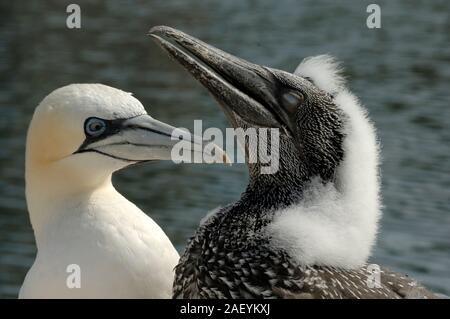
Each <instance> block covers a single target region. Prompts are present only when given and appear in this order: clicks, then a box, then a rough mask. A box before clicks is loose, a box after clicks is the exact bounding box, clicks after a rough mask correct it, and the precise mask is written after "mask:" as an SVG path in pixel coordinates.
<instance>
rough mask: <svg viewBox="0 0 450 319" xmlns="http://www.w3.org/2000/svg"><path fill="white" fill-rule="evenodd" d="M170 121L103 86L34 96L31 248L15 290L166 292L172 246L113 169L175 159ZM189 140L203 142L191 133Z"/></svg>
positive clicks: (57, 294) (174, 257)
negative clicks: (115, 179)
mask: <svg viewBox="0 0 450 319" xmlns="http://www.w3.org/2000/svg"><path fill="white" fill-rule="evenodd" d="M174 129H175V128H174V127H172V126H170V125H167V124H165V123H162V122H160V121H157V120H156V119H154V118H152V117H151V116H149V115H148V114H147V113H146V111H145V109H144V107H143V106H142V104H141V103H140V102H139V101H138V100H137V99H136V98H134V97H133V96H132V95H131V94H130V93H127V92H124V91H121V90H118V89H114V88H112V87H109V86H105V85H101V84H72V85H68V86H65V87H62V88H59V89H57V90H55V91H54V92H52V93H51V94H49V95H48V96H47V97H46V98H45V99H44V100H43V101H42V102H41V103H40V104H39V106H38V107H37V108H36V110H35V113H34V115H33V118H32V121H31V124H30V127H29V131H28V137H27V148H26V176H25V179H26V198H27V205H28V210H29V214H30V220H31V224H32V226H33V230H34V235H35V239H36V245H37V256H36V260H35V261H34V264H33V266H32V267H31V269H30V270H29V271H28V273H27V275H26V278H25V281H24V283H23V285H22V288H21V290H20V294H19V297H20V298H168V297H171V295H172V293H171V289H172V282H173V269H174V267H175V265H176V264H177V261H178V258H179V256H178V253H177V251H176V250H175V248H174V247H173V245H172V243H171V242H170V240H169V238H167V236H166V234H165V233H164V232H163V231H162V230H161V228H160V227H159V226H158V225H157V224H156V223H155V222H154V221H153V220H152V219H151V218H150V217H148V216H147V215H146V214H144V213H143V212H142V211H141V210H140V209H139V208H138V207H136V206H135V205H134V204H133V203H131V202H129V201H128V200H127V199H126V198H124V197H123V196H122V195H121V194H120V193H119V192H117V191H116V190H115V188H114V186H113V185H112V183H111V174H112V173H113V172H115V171H117V170H119V169H121V168H124V167H126V166H128V165H130V164H134V163H138V162H142V161H149V160H169V159H171V149H172V146H173V145H174V144H175V143H177V142H178V141H177V140H176V139H171V135H172V132H173V130H174ZM183 139H184V138H183ZM186 141H188V143H189V142H191V143H201V139H199V138H198V137H195V136H193V137H191V138H189V137H187V138H186ZM216 150H217V149H216ZM220 151H221V150H220ZM220 151H219V152H217V156H220ZM222 155H223V154H222ZM149 189H151V185H150V184H149Z"/></svg>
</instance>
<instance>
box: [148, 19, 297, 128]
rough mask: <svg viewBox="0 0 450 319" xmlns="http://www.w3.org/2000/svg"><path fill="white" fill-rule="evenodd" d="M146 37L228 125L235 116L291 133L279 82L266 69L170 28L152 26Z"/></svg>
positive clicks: (261, 125) (290, 125)
mask: <svg viewBox="0 0 450 319" xmlns="http://www.w3.org/2000/svg"><path fill="white" fill-rule="evenodd" d="M150 36H152V37H153V38H154V39H155V40H156V42H157V43H158V44H159V45H160V46H161V47H162V48H163V49H164V50H165V51H167V52H168V53H169V55H170V56H171V57H172V58H174V59H175V60H176V61H177V62H179V63H180V64H181V65H182V66H183V67H184V68H185V69H186V70H187V71H188V72H189V73H191V74H192V75H193V76H194V77H195V78H196V79H197V80H198V81H199V82H200V83H202V85H203V86H205V87H206V88H207V89H208V90H209V92H210V93H211V94H212V95H213V96H214V98H215V99H216V100H217V101H218V102H219V104H220V105H221V107H222V109H223V111H224V112H225V114H226V115H227V117H228V119H229V120H230V121H231V123H232V124H234V125H235V124H236V122H235V116H236V114H237V115H238V116H239V117H240V118H242V119H243V120H245V121H246V122H247V123H250V124H253V125H256V126H260V127H268V128H280V129H283V130H284V131H285V132H290V134H292V132H293V127H292V124H291V123H290V120H289V119H288V117H287V115H286V114H285V112H284V111H283V109H282V108H281V107H280V103H279V102H278V100H277V95H278V94H277V93H278V92H277V90H278V88H279V86H280V84H279V83H278V82H279V81H278V80H277V79H276V78H275V76H274V75H273V73H272V72H271V71H270V69H269V68H266V67H263V66H259V65H257V64H253V63H250V62H248V61H245V60H243V59H240V58H237V57H235V56H233V55H231V54H228V53H226V52H224V51H221V50H219V49H217V48H215V47H213V46H211V45H209V44H207V43H204V42H202V41H200V40H198V39H196V38H194V37H192V36H190V35H188V34H185V33H183V32H181V31H179V30H176V29H173V28H170V27H166V26H157V27H154V28H152V29H151V30H150ZM163 37H164V38H166V39H168V40H171V41H173V42H174V43H176V45H175V44H172V43H171V42H169V41H168V40H165V39H164V38H163ZM182 49H184V50H185V51H187V52H188V53H189V54H188V53H186V52H185V51H183V50H182Z"/></svg>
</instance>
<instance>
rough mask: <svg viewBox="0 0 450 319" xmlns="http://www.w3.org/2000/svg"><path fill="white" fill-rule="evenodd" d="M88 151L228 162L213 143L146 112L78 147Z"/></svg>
mask: <svg viewBox="0 0 450 319" xmlns="http://www.w3.org/2000/svg"><path fill="white" fill-rule="evenodd" d="M89 151H91V152H97V153H100V154H103V155H106V156H110V157H113V158H117V159H121V160H125V161H130V162H141V161H150V160H172V161H174V162H192V155H193V158H194V160H193V161H194V162H196V163H199V162H206V163H230V160H229V158H228V156H227V154H226V153H225V152H224V151H223V150H222V148H220V147H219V146H217V145H216V144H214V143H212V142H209V141H204V140H203V139H202V138H201V137H199V136H196V135H192V134H190V133H189V132H187V131H184V130H181V129H177V128H175V127H173V126H171V125H169V124H166V123H163V122H161V121H158V120H156V119H154V118H152V117H151V116H149V115H141V116H137V117H133V118H130V119H127V120H125V121H124V122H123V123H122V125H121V127H120V130H119V132H117V133H116V134H114V135H111V136H109V137H107V138H105V139H101V140H99V141H98V142H95V143H92V144H89V145H88V146H87V147H86V148H84V149H83V150H82V152H89Z"/></svg>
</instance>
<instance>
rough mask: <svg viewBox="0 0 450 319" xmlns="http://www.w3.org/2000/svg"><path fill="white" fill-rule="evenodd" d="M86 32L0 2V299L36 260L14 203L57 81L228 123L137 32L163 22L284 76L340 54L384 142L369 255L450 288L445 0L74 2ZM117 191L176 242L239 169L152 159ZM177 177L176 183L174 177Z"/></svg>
mask: <svg viewBox="0 0 450 319" xmlns="http://www.w3.org/2000/svg"><path fill="white" fill-rule="evenodd" d="M77 3H78V4H79V5H80V6H81V8H82V29H81V30H69V29H67V28H66V27H65V19H66V13H65V6H66V4H65V2H64V1H45V2H44V1H11V2H9V3H6V1H3V2H2V4H0V112H1V113H0V114H1V116H0V297H16V296H17V292H18V289H19V287H20V285H21V282H22V281H23V278H24V276H25V273H26V271H27V269H28V268H29V267H30V265H31V263H32V261H33V260H34V255H35V245H34V238H33V233H32V229H31V227H30V224H29V220H28V213H27V210H26V204H25V197H24V180H23V175H24V145H25V134H26V129H27V126H28V123H29V120H30V118H31V116H32V113H33V110H34V108H35V106H36V105H37V104H38V103H39V101H40V100H41V99H42V98H43V97H44V96H45V95H47V94H48V93H49V92H50V91H52V90H53V89H55V88H57V87H60V86H63V85H66V84H69V83H74V82H100V83H104V84H108V85H111V86H114V87H118V88H121V89H124V90H126V91H130V92H134V93H135V96H136V97H137V98H138V99H140V100H141V101H142V103H143V104H144V105H145V106H146V108H147V110H148V111H149V113H150V114H152V115H153V116H154V117H156V118H158V119H160V120H162V121H165V122H169V123H171V124H173V125H175V126H183V127H188V128H192V127H193V119H203V120H204V126H205V127H206V126H214V127H221V128H225V127H226V121H225V118H224V116H223V115H222V113H221V112H220V111H219V109H218V108H217V106H216V105H215V103H214V102H213V100H212V99H211V98H210V96H209V95H208V94H207V93H206V91H205V89H203V88H202V87H201V86H200V85H199V84H197V83H196V82H195V81H194V80H193V79H191V77H190V76H189V75H188V74H187V73H186V72H185V71H183V70H182V69H181V68H180V67H179V66H177V65H175V64H174V63H173V62H171V61H170V60H169V59H168V58H167V57H166V56H165V55H164V54H163V53H162V51H161V50H160V49H159V48H158V47H157V46H156V45H155V44H154V43H153V42H152V41H151V39H150V38H149V37H147V36H146V35H145V34H146V32H147V31H148V29H149V28H150V27H151V26H153V25H158V24H166V25H170V26H173V27H177V28H179V29H181V30H184V31H186V32H188V33H191V34H193V35H196V36H197V37H199V38H201V39H203V40H205V41H207V42H210V43H212V44H214V45H216V46H218V47H220V48H223V49H225V50H227V51H229V52H232V53H234V54H236V55H239V56H242V57H244V58H246V59H249V60H251V61H253V62H256V63H260V64H265V65H268V66H272V67H276V68H281V69H285V70H293V69H294V68H295V67H296V66H297V64H298V63H299V62H300V60H301V59H302V58H303V57H305V56H309V55H314V54H322V53H331V54H333V55H336V56H337V57H338V58H339V59H340V60H342V61H344V63H345V66H346V69H347V76H348V78H349V79H350V80H351V83H350V86H351V88H352V90H353V91H354V92H355V93H356V94H357V95H358V96H359V97H360V98H361V99H362V101H363V102H364V103H365V105H366V106H367V107H368V109H369V111H370V114H371V117H372V118H373V120H374V121H375V123H376V125H377V127H378V131H379V135H380V139H381V142H382V146H383V166H382V173H383V197H384V205H385V208H384V217H383V220H382V228H381V232H380V236H379V240H378V245H377V249H376V251H375V254H374V257H373V261H375V262H377V263H381V264H386V265H388V266H390V267H392V268H394V269H396V270H398V271H402V272H407V273H409V274H410V275H412V276H414V277H417V278H418V279H420V280H421V281H423V283H425V284H426V285H428V286H429V287H431V288H433V289H435V290H437V291H440V292H444V293H447V294H449V293H450V211H449V210H450V209H449V208H450V191H449V190H450V158H449V151H450V145H449V144H450V142H449V141H450V125H449V124H450V106H449V101H450V98H449V97H450V92H449V82H450V81H449V80H450V41H449V40H450V39H449V38H450V33H449V32H448V31H449V30H450V22H449V21H450V19H449V12H450V2H448V1H433V2H431V1H406V0H405V1H395V3H394V1H378V2H377V3H378V4H380V5H381V8H382V28H381V29H379V30H369V29H368V28H367V27H366V26H365V21H366V17H367V13H366V6H367V5H368V4H369V3H370V2H368V1H352V2H350V1H339V2H338V1H268V0H267V1H237V0H236V1H200V0H198V1H182V0H177V1H108V2H106V1H77ZM114 179H115V184H116V185H117V187H118V189H119V190H120V191H121V192H122V193H123V194H125V195H126V196H127V197H128V198H129V199H130V200H132V201H133V202H135V203H137V204H138V205H139V206H140V207H141V208H142V209H143V210H144V211H146V212H147V213H148V214H149V215H151V217H152V218H154V219H155V220H156V221H157V222H158V223H159V224H160V225H161V226H162V228H163V229H164V230H165V231H166V232H167V234H168V235H169V237H170V238H171V239H172V240H173V242H174V243H175V245H176V246H177V248H178V249H179V250H182V249H183V247H184V245H185V241H186V239H187V238H188V236H190V235H191V234H192V233H193V231H194V229H195V228H196V227H197V225H198V222H199V220H200V218H201V217H203V216H204V214H205V213H206V212H207V211H208V210H210V209H213V208H215V207H217V206H219V205H223V204H225V203H228V202H231V201H233V200H235V199H237V198H238V197H239V194H240V192H241V191H242V190H243V189H244V187H245V185H246V182H247V172H246V168H245V166H244V165H243V164H237V165H233V166H232V167H226V166H222V165H211V166H207V165H193V164H185V165H173V164H171V163H152V164H148V165H141V166H136V167H132V168H129V169H127V170H124V171H122V172H120V173H118V174H116V176H115V178H114ZM174 181H176V182H174Z"/></svg>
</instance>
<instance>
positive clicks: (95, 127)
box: [84, 117, 106, 137]
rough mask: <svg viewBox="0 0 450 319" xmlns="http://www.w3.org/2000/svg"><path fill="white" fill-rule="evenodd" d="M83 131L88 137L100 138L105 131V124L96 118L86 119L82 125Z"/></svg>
mask: <svg viewBox="0 0 450 319" xmlns="http://www.w3.org/2000/svg"><path fill="white" fill-rule="evenodd" d="M84 131H85V132H86V135H88V136H93V137H97V136H100V135H102V134H103V133H104V132H105V131H106V122H105V121H104V120H102V119H99V118H96V117H91V118H88V119H87V121H86V124H85V125H84Z"/></svg>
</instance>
